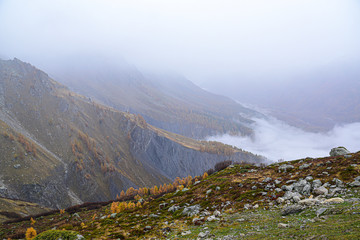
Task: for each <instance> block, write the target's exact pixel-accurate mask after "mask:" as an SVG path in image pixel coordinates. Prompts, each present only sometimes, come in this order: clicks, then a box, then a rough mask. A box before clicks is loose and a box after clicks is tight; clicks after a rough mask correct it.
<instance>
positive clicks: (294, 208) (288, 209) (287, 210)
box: [281, 205, 305, 216]
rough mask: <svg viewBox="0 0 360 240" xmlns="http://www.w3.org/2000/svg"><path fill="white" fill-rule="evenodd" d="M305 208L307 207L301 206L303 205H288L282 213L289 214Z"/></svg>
mask: <svg viewBox="0 0 360 240" xmlns="http://www.w3.org/2000/svg"><path fill="white" fill-rule="evenodd" d="M304 209H305V207H304V206H301V205H290V206H286V207H284V208H283V209H282V211H281V215H283V216H287V215H290V214H294V213H299V212H301V211H303V210H304Z"/></svg>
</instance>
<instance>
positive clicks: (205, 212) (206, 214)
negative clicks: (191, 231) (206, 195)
mask: <svg viewBox="0 0 360 240" xmlns="http://www.w3.org/2000/svg"><path fill="white" fill-rule="evenodd" d="M209 215H211V214H210V212H209V211H207V210H204V211H202V212H201V213H200V216H202V217H203V216H209Z"/></svg>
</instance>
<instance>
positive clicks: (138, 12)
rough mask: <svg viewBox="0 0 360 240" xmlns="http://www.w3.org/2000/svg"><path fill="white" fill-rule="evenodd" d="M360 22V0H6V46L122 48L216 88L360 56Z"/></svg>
mask: <svg viewBox="0 0 360 240" xmlns="http://www.w3.org/2000/svg"><path fill="white" fill-rule="evenodd" d="M359 22H360V3H359V1H357V0H316V1H314V0H292V1H288V0H252V1H247V0H197V1H191V0H172V1H168V0H151V1H148V0H120V1H118V0H92V1H87V0H75V1H74V0H53V1H48V0H32V1H23V0H2V1H0V32H1V38H0V54H1V55H2V56H8V57H10V58H12V57H18V58H20V59H23V60H25V61H28V62H31V63H33V64H34V65H36V66H39V67H41V68H43V69H44V70H45V71H46V70H47V66H48V64H55V63H56V60H57V59H58V58H59V57H61V56H62V55H69V54H76V53H79V54H80V53H84V52H85V53H89V52H90V53H99V54H103V55H107V56H118V55H121V56H123V57H124V58H125V59H127V60H128V61H129V62H130V63H133V64H135V65H137V66H140V67H142V68H149V69H157V70H158V69H160V70H163V69H166V68H168V69H171V70H175V71H177V72H179V73H181V74H185V75H186V76H187V77H189V78H190V79H191V80H192V81H195V82H197V83H198V84H203V85H204V86H205V85H206V84H207V83H208V82H210V81H212V82H215V83H216V84H215V85H216V87H214V89H216V88H219V87H221V86H222V85H225V84H229V85H232V86H239V85H235V83H236V82H244V83H249V82H253V81H254V80H255V81H262V82H264V81H277V79H278V78H277V77H278V75H279V74H280V75H281V74H283V73H287V72H292V71H302V70H303V69H308V68H311V67H314V66H319V65H323V64H325V63H327V62H330V61H337V60H339V59H340V60H341V59H346V60H348V59H352V58H354V57H358V56H359V54H360V45H359V44H358V43H359V42H360V28H359V27H358V23H359ZM115 59H116V58H115ZM273 75H275V76H277V77H274V76H273ZM264 76H266V78H265V77H264ZM271 76H273V77H271ZM288 80H289V79H287V81H288ZM246 81H247V82H246ZM205 83H206V84H205ZM209 86H210V85H209ZM205 87H206V86H205Z"/></svg>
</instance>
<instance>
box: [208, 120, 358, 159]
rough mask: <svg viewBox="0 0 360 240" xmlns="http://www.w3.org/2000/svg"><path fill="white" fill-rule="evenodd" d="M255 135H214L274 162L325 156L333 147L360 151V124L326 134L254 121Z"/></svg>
mask: <svg viewBox="0 0 360 240" xmlns="http://www.w3.org/2000/svg"><path fill="white" fill-rule="evenodd" d="M254 120H255V123H254V124H253V126H252V127H253V128H254V131H255V135H254V136H253V137H252V138H250V137H233V136H229V135H224V136H214V137H211V138H209V140H216V141H220V142H223V143H226V144H230V145H233V146H237V147H239V148H242V149H244V150H247V151H250V152H253V153H256V154H261V155H263V156H265V157H267V158H268V159H270V160H271V161H277V160H279V159H283V160H294V159H299V158H305V157H325V156H328V155H329V152H330V150H331V148H333V147H338V146H344V147H346V148H347V149H348V150H349V151H351V152H357V151H360V134H359V133H360V123H352V124H347V125H343V126H336V127H335V128H334V129H332V130H331V131H329V132H327V133H311V132H305V131H303V130H301V129H298V128H295V127H292V126H289V125H287V124H285V123H283V122H281V121H279V120H277V119H273V118H272V119H269V120H265V119H254Z"/></svg>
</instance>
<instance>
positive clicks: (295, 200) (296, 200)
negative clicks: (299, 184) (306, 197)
mask: <svg viewBox="0 0 360 240" xmlns="http://www.w3.org/2000/svg"><path fill="white" fill-rule="evenodd" d="M293 200H294V202H296V203H297V202H299V201H300V200H301V199H300V198H299V197H298V196H294V197H293Z"/></svg>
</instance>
